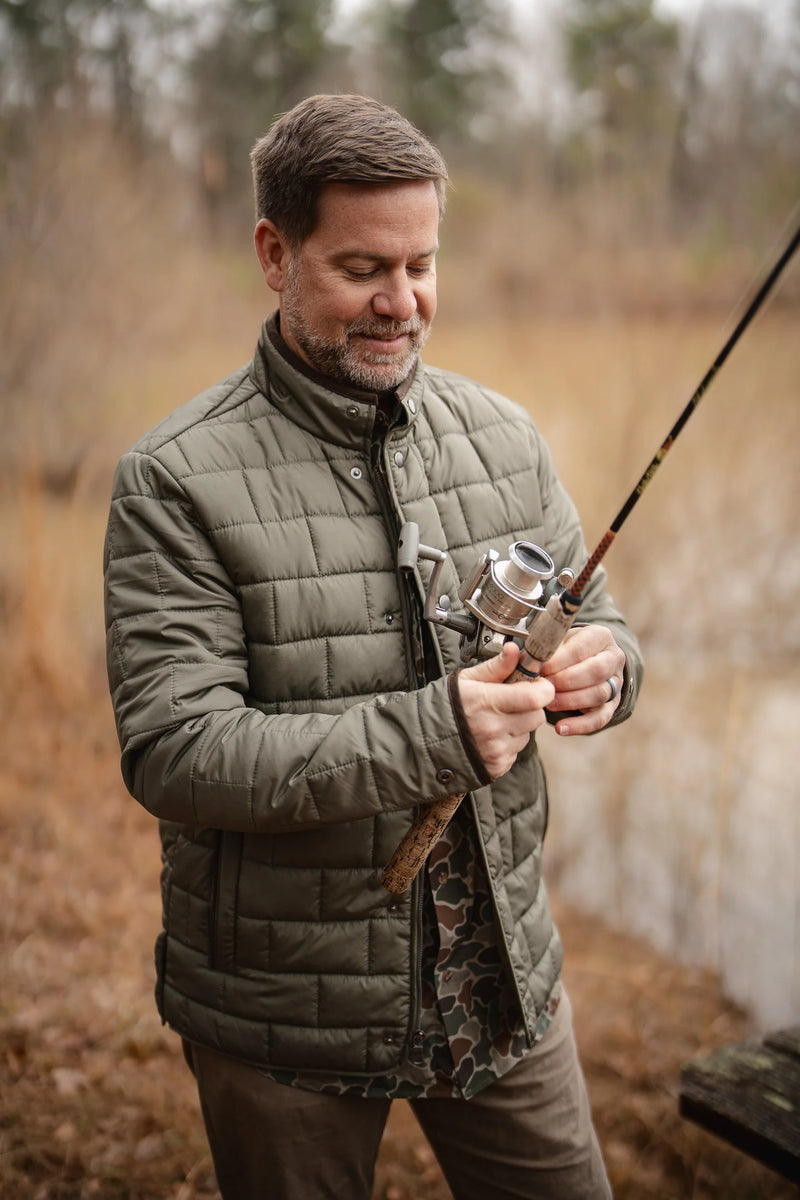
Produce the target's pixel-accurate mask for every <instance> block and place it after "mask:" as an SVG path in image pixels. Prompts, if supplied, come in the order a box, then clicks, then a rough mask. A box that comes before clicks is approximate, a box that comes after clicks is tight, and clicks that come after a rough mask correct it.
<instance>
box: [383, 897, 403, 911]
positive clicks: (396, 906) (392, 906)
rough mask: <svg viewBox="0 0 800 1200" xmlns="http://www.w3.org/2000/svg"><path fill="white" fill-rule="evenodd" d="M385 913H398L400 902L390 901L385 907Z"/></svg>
mask: <svg viewBox="0 0 800 1200" xmlns="http://www.w3.org/2000/svg"><path fill="white" fill-rule="evenodd" d="M386 911H387V912H390V913H396V912H399V911H400V901H399V900H392V901H390V902H389V904H387V905H386Z"/></svg>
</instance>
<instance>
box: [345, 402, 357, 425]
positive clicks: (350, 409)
mask: <svg viewBox="0 0 800 1200" xmlns="http://www.w3.org/2000/svg"><path fill="white" fill-rule="evenodd" d="M345 412H346V413H347V415H348V417H349V418H350V420H351V421H354V420H355V418H356V417H357V416H358V413H359V408H358V405H357V404H348V406H347V408H346V409H345Z"/></svg>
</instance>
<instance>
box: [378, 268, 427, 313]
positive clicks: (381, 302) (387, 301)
mask: <svg viewBox="0 0 800 1200" xmlns="http://www.w3.org/2000/svg"><path fill="white" fill-rule="evenodd" d="M372 308H373V311H374V312H375V313H376V315H377V316H379V317H391V319H392V320H393V321H410V320H411V318H412V317H413V316H414V313H415V312H416V311H417V298H416V296H415V295H414V289H413V287H412V286H411V280H410V279H409V278H408V276H407V275H406V273H405V271H403V272H402V273H401V272H397V273H393V274H392V275H391V276H390V277H389V278H384V279H383V280H382V281H381V286H380V289H379V290H378V291H377V292H376V293H375V295H374V296H373V297H372Z"/></svg>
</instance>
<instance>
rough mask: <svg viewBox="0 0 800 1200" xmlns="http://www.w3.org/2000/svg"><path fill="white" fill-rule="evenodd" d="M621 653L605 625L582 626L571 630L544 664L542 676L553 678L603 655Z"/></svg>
mask: <svg viewBox="0 0 800 1200" xmlns="http://www.w3.org/2000/svg"><path fill="white" fill-rule="evenodd" d="M615 653H621V651H620V649H619V647H618V646H617V643H616V642H615V641H614V637H613V635H612V633H611V630H610V629H606V627H605V626H604V625H581V626H580V627H579V628H578V629H570V630H569V632H568V633H567V635H566V637H565V638H564V640H563V642H562V643H561V645H560V646H559V647H558V649H557V650H556V651H555V653H554V654H552V655H551V656H550V658H549V659H548V660H547V662H545V663H543V664H542V674H543V675H546V676H553V675H557V674H559V673H560V672H561V671H565V670H568V669H569V668H570V667H574V666H576V665H580V664H582V663H584V662H586V661H588V660H590V659H594V658H597V657H599V656H600V655H602V654H611V655H612V656H613V655H614V654H615Z"/></svg>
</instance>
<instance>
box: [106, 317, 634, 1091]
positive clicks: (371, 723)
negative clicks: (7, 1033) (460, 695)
mask: <svg viewBox="0 0 800 1200" xmlns="http://www.w3.org/2000/svg"><path fill="white" fill-rule="evenodd" d="M402 410H403V411H402V419H401V421H400V422H399V423H398V424H396V425H395V426H394V427H393V428H392V429H391V430H390V431H389V432H388V434H384V435H382V436H381V437H376V436H375V431H374V425H375V418H376V406H375V404H374V403H370V402H369V400H368V399H367V398H366V397H358V396H354V395H352V394H340V393H339V392H336V391H333V390H330V389H329V387H327V386H326V385H325V383H324V381H323V380H322V379H321V378H319V379H318V378H314V377H313V376H311V375H310V374H309V373H308V372H306V371H303V370H300V369H298V368H297V366H296V365H295V364H293V363H292V362H290V361H288V360H287V358H286V357H285V356H284V355H282V354H281V353H280V352H279V350H278V349H277V348H276V346H275V345H274V344H273V339H272V338H271V336H270V326H269V324H268V325H266V326H265V328H264V332H263V333H262V337H261V340H260V342H259V346H258V349H257V352H256V355H255V359H254V361H253V363H252V364H250V365H248V366H247V367H244V368H242V369H240V370H238V371H237V372H235V373H234V374H233V375H231V376H230V377H229V378H227V379H225V380H224V381H222V382H221V383H219V384H217V385H216V386H215V387H213V388H211V389H210V390H209V391H207V392H205V393H203V394H202V395H200V396H198V397H196V398H195V399H194V400H192V401H191V402H190V403H189V404H187V405H185V406H184V407H183V408H181V409H178V410H177V411H176V412H175V413H173V414H172V416H170V417H169V418H168V419H167V420H166V421H164V422H162V423H161V424H160V425H159V426H157V427H156V428H155V429H154V430H153V431H151V432H150V433H149V434H148V435H147V436H145V437H144V438H143V439H142V440H141V441H140V442H139V443H138V444H137V445H136V446H135V447H134V448H133V449H132V450H131V451H130V452H129V453H128V454H126V455H125V456H124V457H123V458H122V460H121V462H120V464H119V467H118V470H117V476H116V480H115V486H114V494H113V500H112V505H111V514H110V518H109V524H108V533H107V539H106V551H105V567H106V612H107V631H108V633H107V645H108V666H109V677H110V685H111V692H112V698H113V703H114V711H115V716H116V721H117V728H118V733H119V738H120V744H121V747H122V770H123V776H124V779H125V783H126V785H127V787H128V788H129V790H130V791H131V793H132V794H133V795H134V796H135V797H136V799H137V800H139V801H140V802H141V803H142V804H143V805H144V806H145V807H146V808H147V809H148V810H149V811H151V812H152V813H154V814H155V815H156V816H157V817H158V818H159V819H160V822H161V832H162V844H163V871H162V893H163V906H164V930H163V932H162V933H161V935H160V936H159V939H158V943H157V968H158V985H157V997H158V1002H159V1007H160V1011H161V1013H162V1016H163V1018H164V1019H165V1020H166V1021H168V1022H169V1024H170V1025H172V1026H173V1027H174V1028H175V1029H176V1030H177V1031H178V1032H180V1033H181V1034H182V1035H184V1036H185V1037H188V1038H189V1039H191V1040H194V1041H198V1042H201V1043H205V1044H207V1045H210V1046H212V1047H214V1048H216V1049H218V1050H221V1051H223V1052H225V1053H228V1054H231V1055H234V1056H235V1057H237V1058H241V1059H244V1060H246V1061H249V1062H253V1063H256V1064H269V1065H271V1066H273V1067H293V1068H298V1067H299V1068H302V1067H305V1068H308V1069H313V1070H314V1071H315V1072H319V1071H325V1070H330V1071H331V1072H334V1073H337V1074H343V1073H347V1074H357V1073H362V1072H363V1073H365V1074H369V1075H372V1074H376V1073H379V1072H381V1071H385V1070H389V1069H391V1068H392V1066H393V1065H395V1064H396V1063H397V1061H398V1059H399V1057H400V1056H401V1055H402V1054H403V1052H404V1046H405V1044H406V1041H407V1038H408V1036H409V1033H410V1031H412V1030H413V1029H414V1028H415V1026H416V1010H417V1004H418V956H419V919H420V896H419V888H418V886H416V885H415V887H414V888H413V889H412V890H411V891H410V892H409V893H408V894H407V895H406V896H404V897H401V898H397V897H393V896H390V895H388V894H387V893H386V892H385V891H384V890H383V888H382V886H381V882H380V877H381V870H382V867H383V866H384V865H385V863H386V862H387V860H388V859H389V857H390V856H391V853H392V851H393V850H394V848H395V846H396V845H397V843H398V841H399V840H400V838H401V837H402V835H403V833H404V832H405V830H406V828H407V827H408V825H409V824H410V822H411V819H412V817H413V809H414V806H415V805H419V804H425V803H427V802H429V801H431V800H433V799H435V798H437V797H440V796H442V795H445V794H447V793H450V792H454V791H469V792H471V796H470V799H469V800H468V801H467V802H468V803H470V804H471V805H472V809H473V813H474V817H475V820H476V823H477V827H478V831H479V837H480V841H481V845H482V848H483V853H484V857H485V865H486V870H487V874H488V877H489V879H490V881H491V886H492V888H493V891H494V896H495V902H496V907H497V916H498V923H499V928H500V929H501V930H502V936H503V940H504V944H505V948H506V951H507V956H508V963H509V966H510V969H511V971H512V973H513V977H514V979H515V981H516V986H517V990H518V994H519V999H520V1006H521V1009H522V1012H523V1014H524V1015H525V1019H526V1021H527V1022H528V1024H529V1027H532V1026H533V1025H534V1024H535V1021H536V1016H537V1014H538V1013H539V1012H540V1011H541V1009H542V1007H543V1005H544V1004H545V1002H546V1000H547V997H548V995H549V993H550V991H551V989H552V987H553V984H554V983H555V980H556V979H557V977H558V972H559V969H560V961H561V952H560V945H559V941H558V935H557V933H556V931H555V929H554V928H553V924H552V921H551V918H550V913H549V908H548V902H547V896H546V892H545V888H544V884H543V882H542V878H541V850H542V840H543V836H544V828H545V823H546V803H547V801H546V794H545V785H544V779H543V775H542V771H541V767H540V764H539V760H538V756H537V754H536V751H535V746H534V747H533V750H532V752H531V753H528V754H525V755H522V756H520V758H519V759H518V761H517V763H516V764H515V765H514V767H513V768H512V770H511V771H510V772H509V773H508V774H507V775H506V776H504V777H503V778H502V779H500V780H498V781H496V782H495V783H494V784H492V785H490V786H482V784H483V782H484V779H485V776H483V775H482V773H481V772H480V768H479V764H475V761H474V756H473V757H472V758H471V757H470V752H469V748H468V747H466V746H465V745H464V743H463V741H462V738H461V736H460V733H459V726H458V722H457V719H456V715H455V714H454V712H453V709H452V706H451V703H450V700H449V698H448V690H447V675H448V673H450V672H452V671H453V669H454V668H455V667H456V666H458V636H457V635H456V634H454V633H452V632H450V631H448V630H445V629H442V628H441V627H436V630H435V641H436V654H437V657H438V658H439V660H440V662H439V667H440V671H441V677H440V678H439V679H435V680H434V681H433V682H429V683H427V684H426V685H425V686H423V687H421V688H420V687H417V686H416V683H415V673H414V667H413V655H412V649H411V646H412V639H411V638H410V636H409V630H410V628H411V627H412V624H413V621H414V619H415V618H416V616H417V614H416V613H415V611H414V610H415V609H417V610H418V606H419V604H420V602H421V596H422V595H423V594H424V587H425V584H426V582H427V579H428V574H429V564H427V563H421V564H420V566H419V572H418V575H417V576H416V577H415V579H414V581H413V591H414V592H415V593H416V594H415V595H411V596H409V589H408V587H407V586H404V583H403V579H402V578H401V576H400V575H399V573H398V570H397V567H396V557H397V537H398V528H399V525H400V524H401V523H402V522H403V521H406V520H413V521H416V522H417V523H418V524H419V527H420V536H421V540H422V541H423V542H424V543H426V544H428V545H432V546H437V547H440V548H441V549H444V550H446V551H447V552H448V554H449V556H450V558H449V560H448V564H447V566H446V568H445V572H444V575H443V579H442V585H443V589H444V590H445V591H447V592H448V593H449V595H450V597H451V598H452V600H453V604H454V607H456V608H458V606H459V601H458V599H457V590H458V581H459V578H460V577H463V575H464V574H465V573H466V572H467V570H468V568H469V567H470V566H471V565H472V563H473V561H474V559H475V557H476V555H478V554H480V553H483V552H484V551H485V550H486V549H487V548H489V547H494V548H495V549H497V550H498V551H500V553H501V555H502V556H503V557H505V555H506V553H507V549H508V545H509V543H510V542H511V541H513V540H515V539H518V538H528V539H530V540H532V541H534V542H536V543H538V544H539V545H542V546H544V547H545V548H546V549H547V550H548V551H549V553H550V554H551V556H552V557H553V558H554V560H555V562H556V564H557V565H558V566H559V567H561V566H564V565H568V564H570V565H572V566H574V567H579V566H581V565H582V563H583V561H584V559H585V550H584V547H583V542H582V536H581V532H580V528H579V525H578V521H577V517H576V514H575V511H574V508H573V506H572V504H571V502H570V501H569V499H568V497H567V496H566V494H565V492H564V491H563V489H562V487H561V485H560V484H559V482H558V480H557V478H556V476H555V473H554V471H553V467H552V463H551V459H550V455H549V453H548V451H547V448H546V447H545V445H544V443H543V442H542V440H541V437H540V436H539V434H538V433H537V431H536V429H535V427H534V425H533V424H532V422H531V420H530V418H529V417H528V416H527V415H526V413H525V412H524V411H523V410H522V409H521V408H519V407H518V406H516V405H515V404H512V403H511V402H510V401H508V400H506V399H504V398H503V397H501V396H499V395H497V394H495V393H493V392H490V391H488V390H487V389H485V388H483V387H481V386H478V385H477V384H475V383H473V382H471V381H469V380H467V379H464V378H462V377H459V376H455V375H453V374H450V373H447V372H444V371H441V370H435V369H431V368H429V367H425V366H423V364H421V363H420V364H419V365H418V367H417V370H416V374H415V376H414V379H413V382H412V383H411V386H410V387H409V388H408V390H407V392H406V394H405V395H404V397H403V399H402ZM581 616H582V619H583V620H592V621H600V622H602V623H604V624H607V625H608V626H609V627H611V628H612V630H613V631H614V634H615V636H616V638H617V641H618V642H619V643H620V645H621V646H622V648H623V649H624V650H625V652H626V654H627V656H628V666H627V669H626V680H625V686H624V689H623V697H622V704H621V706H620V709H619V710H618V712H617V714H616V716H615V723H618V722H619V721H620V720H624V719H625V717H626V716H627V715H628V714H629V712H630V709H631V705H632V703H633V696H634V692H635V690H636V688H637V686H638V681H639V677H640V662H639V657H638V651H637V648H636V643H635V640H634V638H633V636H632V634H631V633H630V632H629V630H628V629H627V628H626V626H625V624H624V622H623V621H622V619H621V617H620V615H619V613H618V612H617V611H616V609H615V608H614V606H613V604H612V602H611V600H610V599H609V598H608V596H607V594H606V592H605V590H604V574H603V572H602V571H599V572H598V573H597V574H596V576H595V578H594V580H593V582H592V584H591V585H590V589H589V591H588V594H587V596H586V599H585V602H584V608H583V611H582V614H581Z"/></svg>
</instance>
